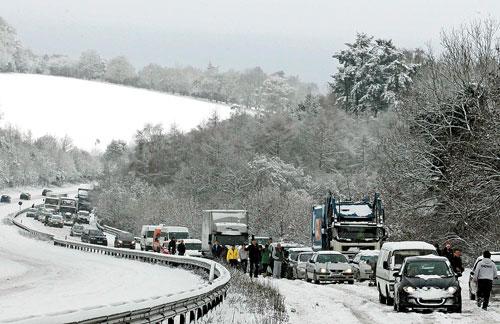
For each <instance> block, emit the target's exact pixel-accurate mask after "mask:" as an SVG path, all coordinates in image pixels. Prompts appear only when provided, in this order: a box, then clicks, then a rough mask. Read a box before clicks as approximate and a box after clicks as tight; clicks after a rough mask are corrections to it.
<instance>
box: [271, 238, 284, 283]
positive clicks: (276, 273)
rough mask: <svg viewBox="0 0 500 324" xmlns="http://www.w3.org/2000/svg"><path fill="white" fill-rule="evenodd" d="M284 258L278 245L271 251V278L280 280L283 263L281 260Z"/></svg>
mask: <svg viewBox="0 0 500 324" xmlns="http://www.w3.org/2000/svg"><path fill="white" fill-rule="evenodd" d="M284 258H285V254H284V253H283V248H282V247H281V244H279V243H278V245H277V246H276V248H275V249H273V260H274V267H273V277H274V278H277V279H280V278H281V263H282V262H283V259H284Z"/></svg>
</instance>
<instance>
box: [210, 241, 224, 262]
mask: <svg viewBox="0 0 500 324" xmlns="http://www.w3.org/2000/svg"><path fill="white" fill-rule="evenodd" d="M212 255H213V257H214V258H217V259H219V258H220V257H221V255H222V246H221V245H220V244H219V241H217V240H215V242H214V244H213V245H212Z"/></svg>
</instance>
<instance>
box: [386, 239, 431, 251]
mask: <svg viewBox="0 0 500 324" xmlns="http://www.w3.org/2000/svg"><path fill="white" fill-rule="evenodd" d="M382 250H389V251H394V250H436V247H435V246H434V245H432V244H429V243H427V242H423V241H403V242H386V243H384V245H382Z"/></svg>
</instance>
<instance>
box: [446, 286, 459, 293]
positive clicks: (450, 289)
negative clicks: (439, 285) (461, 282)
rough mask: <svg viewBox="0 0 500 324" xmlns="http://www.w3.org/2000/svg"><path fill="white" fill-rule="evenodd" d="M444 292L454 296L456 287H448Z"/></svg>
mask: <svg viewBox="0 0 500 324" xmlns="http://www.w3.org/2000/svg"><path fill="white" fill-rule="evenodd" d="M446 291H448V292H449V293H450V294H454V293H456V292H457V287H448V289H446Z"/></svg>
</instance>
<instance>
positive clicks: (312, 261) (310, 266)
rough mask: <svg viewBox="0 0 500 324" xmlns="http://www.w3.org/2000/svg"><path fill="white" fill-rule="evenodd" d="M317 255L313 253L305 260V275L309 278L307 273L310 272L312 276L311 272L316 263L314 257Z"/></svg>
mask: <svg viewBox="0 0 500 324" xmlns="http://www.w3.org/2000/svg"><path fill="white" fill-rule="evenodd" d="M317 256H318V254H317V253H316V254H313V256H312V257H311V259H310V260H309V261H308V262H307V266H306V277H307V278H309V274H311V276H312V273H313V272H314V265H315V263H316V257H317Z"/></svg>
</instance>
